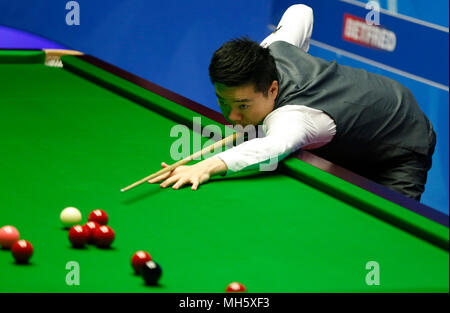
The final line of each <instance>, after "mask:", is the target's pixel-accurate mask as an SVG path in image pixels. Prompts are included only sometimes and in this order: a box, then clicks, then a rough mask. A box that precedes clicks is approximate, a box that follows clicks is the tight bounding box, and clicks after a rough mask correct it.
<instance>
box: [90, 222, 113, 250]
mask: <svg viewBox="0 0 450 313" xmlns="http://www.w3.org/2000/svg"><path fill="white" fill-rule="evenodd" d="M114 237H115V234H114V230H113V229H112V228H111V227H109V226H106V225H100V227H98V228H96V229H95V232H94V242H95V244H96V245H97V247H99V248H108V247H109V246H110V245H111V243H112V242H113V241H114Z"/></svg>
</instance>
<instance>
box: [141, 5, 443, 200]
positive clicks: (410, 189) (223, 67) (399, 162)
mask: <svg viewBox="0 0 450 313" xmlns="http://www.w3.org/2000/svg"><path fill="white" fill-rule="evenodd" d="M312 28H313V12H312V10H311V8H309V7H307V6H305V5H293V6H291V7H290V8H289V9H287V11H286V12H285V13H284V14H283V16H282V18H281V20H280V23H279V24H278V27H277V29H276V30H275V31H274V32H273V33H272V34H271V35H269V36H268V37H267V38H266V39H264V41H263V42H262V43H261V44H258V43H256V42H253V41H251V40H249V39H247V38H241V39H235V40H231V41H229V42H226V43H225V44H224V45H223V46H222V47H220V48H219V49H218V50H217V51H216V52H215V53H214V55H213V57H212V60H211V63H210V66H209V74H210V79H211V81H212V83H213V84H214V88H215V91H216V95H217V98H218V101H219V106H220V109H221V111H222V113H223V114H224V116H225V118H226V119H227V120H228V121H229V122H231V123H232V124H233V125H242V126H247V125H255V126H257V125H262V128H263V130H264V133H265V136H264V137H262V138H259V137H258V138H254V139H251V140H248V141H246V142H244V143H241V144H240V145H238V146H236V147H233V148H230V149H228V150H226V151H223V152H220V153H218V154H216V155H214V156H213V157H210V158H208V159H206V160H203V161H201V162H199V163H197V164H195V165H191V166H180V167H178V168H176V169H175V170H173V171H172V172H169V173H167V174H164V175H161V176H160V177H157V178H155V179H153V180H150V181H149V182H150V183H156V182H160V181H162V180H164V181H163V182H162V183H161V185H160V186H161V187H167V186H170V185H172V184H173V188H174V189H178V188H180V187H181V186H183V185H184V184H192V189H193V190H195V189H197V188H198V185H199V184H201V183H204V182H206V181H207V180H208V179H209V178H210V177H211V176H212V175H228V174H231V173H233V172H238V171H242V170H247V169H252V168H255V166H256V165H258V164H261V162H264V161H266V160H269V159H270V158H272V157H273V156H274V155H275V156H276V157H277V158H278V160H281V159H283V158H284V157H286V156H287V155H289V154H290V153H292V152H294V151H296V150H298V149H300V148H301V149H309V150H312V152H313V153H314V154H316V155H318V156H320V157H323V158H324V159H327V160H329V161H331V162H333V163H336V164H338V165H341V166H343V167H345V168H347V169H349V170H351V171H353V172H355V173H357V174H359V175H361V176H364V177H366V178H368V179H371V180H373V181H375V182H377V183H379V184H381V185H384V186H386V187H388V188H390V189H393V190H396V191H398V192H400V193H402V194H404V195H406V196H408V197H410V198H413V199H416V200H420V197H421V194H422V193H423V191H424V189H425V183H426V180H427V172H428V170H429V169H430V168H431V161H432V155H433V152H434V147H435V144H436V135H435V132H434V130H433V127H432V125H431V123H430V121H429V120H428V119H427V117H426V116H425V114H424V113H423V112H422V111H421V109H420V108H419V106H418V105H417V102H416V100H415V99H414V97H413V95H412V94H411V92H410V91H409V90H408V89H407V88H405V87H404V86H402V85H401V84H400V83H398V82H396V81H394V80H392V79H389V78H387V77H383V76H380V75H377V74H372V73H368V72H367V71H365V70H361V69H356V68H351V67H348V66H341V65H338V64H337V63H336V62H335V61H333V62H327V61H325V60H323V59H320V58H316V57H313V56H311V55H309V54H307V51H308V49H309V40H310V37H311V33H312ZM162 166H163V167H167V166H168V165H167V164H166V163H162Z"/></svg>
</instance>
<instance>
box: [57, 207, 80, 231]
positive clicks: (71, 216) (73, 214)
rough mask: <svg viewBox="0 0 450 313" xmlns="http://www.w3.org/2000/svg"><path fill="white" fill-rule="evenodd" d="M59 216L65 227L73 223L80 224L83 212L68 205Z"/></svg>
mask: <svg viewBox="0 0 450 313" xmlns="http://www.w3.org/2000/svg"><path fill="white" fill-rule="evenodd" d="M59 218H60V219H61V222H62V223H63V225H64V227H66V228H69V227H72V226H73V225H77V224H80V222H81V212H80V210H78V209H77V208H74V207H68V208H65V209H64V210H62V211H61V214H60V215H59Z"/></svg>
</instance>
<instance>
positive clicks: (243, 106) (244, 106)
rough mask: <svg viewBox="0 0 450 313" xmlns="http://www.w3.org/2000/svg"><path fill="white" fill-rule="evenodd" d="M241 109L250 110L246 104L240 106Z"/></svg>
mask: <svg viewBox="0 0 450 313" xmlns="http://www.w3.org/2000/svg"><path fill="white" fill-rule="evenodd" d="M239 108H241V109H243V110H244V109H246V108H248V106H247V105H246V104H241V105H240V106H239Z"/></svg>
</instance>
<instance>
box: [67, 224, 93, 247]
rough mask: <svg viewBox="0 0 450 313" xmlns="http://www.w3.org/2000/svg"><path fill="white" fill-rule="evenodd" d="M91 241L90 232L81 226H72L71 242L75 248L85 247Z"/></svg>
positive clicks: (70, 232)
mask: <svg viewBox="0 0 450 313" xmlns="http://www.w3.org/2000/svg"><path fill="white" fill-rule="evenodd" d="M88 240H89V230H88V229H87V228H86V227H84V226H81V225H75V226H72V227H71V228H70V230H69V241H70V242H71V243H72V246H73V247H74V248H81V247H83V246H84V245H85V244H86V243H87V242H88Z"/></svg>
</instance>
